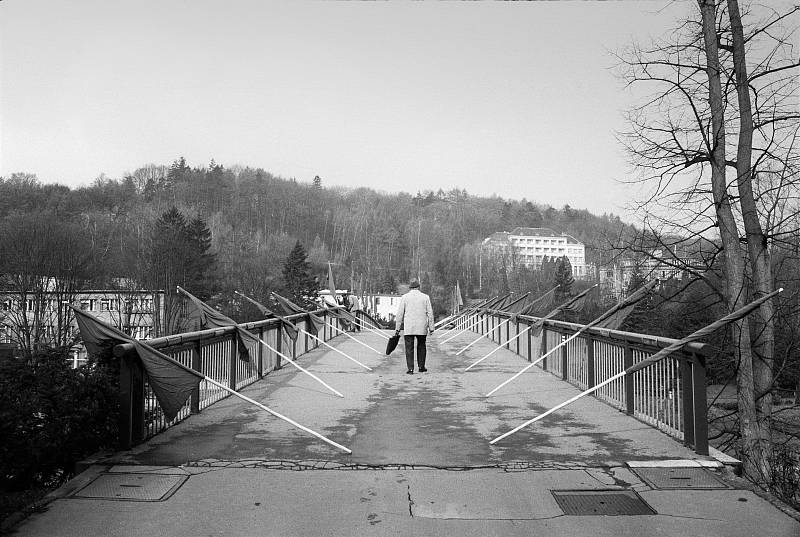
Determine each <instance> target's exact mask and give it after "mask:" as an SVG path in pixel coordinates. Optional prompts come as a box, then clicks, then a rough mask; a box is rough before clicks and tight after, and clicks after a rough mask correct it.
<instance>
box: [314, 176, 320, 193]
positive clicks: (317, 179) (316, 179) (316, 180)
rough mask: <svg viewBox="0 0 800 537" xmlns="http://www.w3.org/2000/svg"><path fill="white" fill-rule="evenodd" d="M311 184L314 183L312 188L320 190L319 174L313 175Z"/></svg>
mask: <svg viewBox="0 0 800 537" xmlns="http://www.w3.org/2000/svg"><path fill="white" fill-rule="evenodd" d="M313 185H314V188H315V189H317V190H321V189H322V179H320V177H319V175H315V176H314V183H313Z"/></svg>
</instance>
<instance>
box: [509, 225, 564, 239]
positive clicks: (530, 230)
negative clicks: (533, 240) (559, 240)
mask: <svg viewBox="0 0 800 537" xmlns="http://www.w3.org/2000/svg"><path fill="white" fill-rule="evenodd" d="M511 235H521V236H525V237H559V235H558V234H557V233H556V232H555V231H553V230H552V229H550V228H549V227H515V228H514V229H512V230H511Z"/></svg>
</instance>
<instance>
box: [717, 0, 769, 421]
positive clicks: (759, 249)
mask: <svg viewBox="0 0 800 537" xmlns="http://www.w3.org/2000/svg"><path fill="white" fill-rule="evenodd" d="M728 15H729V17H730V21H731V34H732V40H733V67H734V72H735V75H736V94H737V97H738V101H739V141H738V145H737V148H738V149H737V155H736V175H737V178H736V185H737V188H738V190H739V203H740V204H741V209H742V220H743V222H744V230H745V236H746V238H747V252H748V254H749V256H750V265H751V267H752V273H753V287H754V291H755V293H756V294H757V295H758V296H763V295H766V294H768V293H770V292H771V291H772V288H773V285H774V284H773V281H772V269H771V266H770V258H769V251H768V250H767V238H766V236H765V235H764V231H763V229H762V227H761V223H760V221H759V218H758V211H757V209H756V202H755V197H754V195H753V170H752V154H753V111H752V105H751V100H750V88H749V85H748V82H749V80H748V76H747V64H746V62H745V42H744V29H743V28H742V17H741V14H740V13H739V3H738V1H737V0H728ZM751 323H753V325H754V326H753V327H752V328H753V336H754V339H753V342H752V344H753V346H752V349H753V353H754V355H755V356H754V361H753V376H754V382H755V386H754V388H755V393H756V398H757V399H756V407H757V409H758V412H759V415H760V416H759V417H760V418H761V419H762V420H765V419H769V416H770V415H771V413H772V398H771V393H770V392H771V389H772V384H773V378H772V377H773V361H774V348H775V334H774V306H773V303H772V300H768V301H766V302H764V303H763V304H762V305H761V308H759V311H758V314H757V315H756V316H754V317H753V318H751ZM763 431H764V432H765V433H766V434H768V431H769V428H768V427H763Z"/></svg>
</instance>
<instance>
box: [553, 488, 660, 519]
mask: <svg viewBox="0 0 800 537" xmlns="http://www.w3.org/2000/svg"><path fill="white" fill-rule="evenodd" d="M550 492H551V493H552V494H553V497H554V498H555V500H556V502H557V503H558V506H559V507H560V508H561V510H562V511H564V514H565V515H609V516H617V515H655V514H656V512H655V511H654V510H653V508H652V507H650V506H649V505H647V503H646V502H645V501H644V500H643V499H641V498H640V497H639V495H638V494H636V492H634V491H632V490H551V491H550Z"/></svg>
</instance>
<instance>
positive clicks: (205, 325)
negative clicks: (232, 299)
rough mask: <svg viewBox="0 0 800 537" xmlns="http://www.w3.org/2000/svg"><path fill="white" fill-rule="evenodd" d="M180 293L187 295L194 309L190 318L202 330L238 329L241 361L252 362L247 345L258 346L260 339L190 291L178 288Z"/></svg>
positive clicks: (190, 312) (237, 336)
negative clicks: (229, 327)
mask: <svg viewBox="0 0 800 537" xmlns="http://www.w3.org/2000/svg"><path fill="white" fill-rule="evenodd" d="M178 291H180V292H181V293H183V294H184V295H186V297H187V298H188V299H189V303H190V304H191V305H192V308H191V309H190V311H189V318H190V319H194V320H196V321H197V322H198V324H199V325H200V328H201V329H202V330H208V329H209V328H225V327H228V326H234V327H236V339H237V340H238V343H239V345H238V350H239V359H240V360H242V361H244V362H249V361H250V351H249V350H248V348H247V345H258V343H259V341H258V338H257V337H255V336H254V335H253V334H251V333H250V332H248V331H247V330H245V329H244V328H241V327H239V325H238V324H237V323H236V321H234V320H233V319H231V318H230V317H227V316H225V315H223V314H222V312H220V311H218V310H215V309H214V308H212V307H211V306H209V305H208V304H206V303H205V302H203V301H202V300H200V299H199V298H197V297H196V296H194V295H193V294H191V293H190V292H189V291H187V290H186V289H184V288H182V287H180V286H179V287H178Z"/></svg>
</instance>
